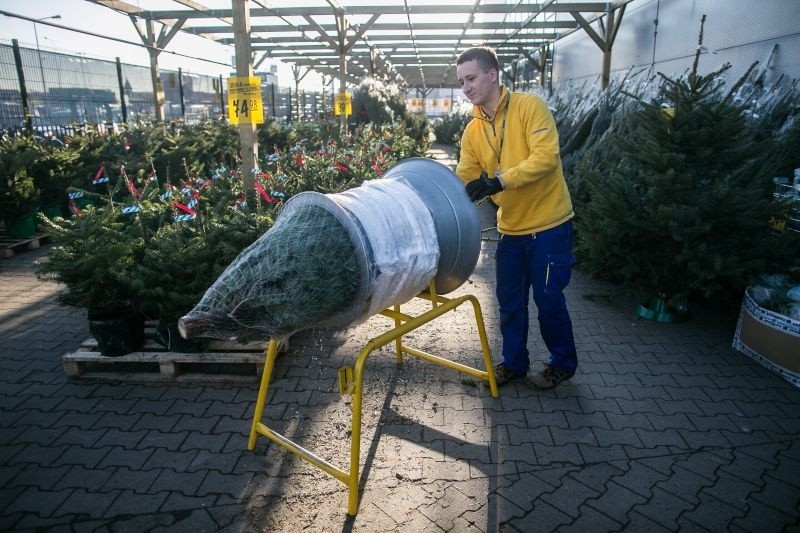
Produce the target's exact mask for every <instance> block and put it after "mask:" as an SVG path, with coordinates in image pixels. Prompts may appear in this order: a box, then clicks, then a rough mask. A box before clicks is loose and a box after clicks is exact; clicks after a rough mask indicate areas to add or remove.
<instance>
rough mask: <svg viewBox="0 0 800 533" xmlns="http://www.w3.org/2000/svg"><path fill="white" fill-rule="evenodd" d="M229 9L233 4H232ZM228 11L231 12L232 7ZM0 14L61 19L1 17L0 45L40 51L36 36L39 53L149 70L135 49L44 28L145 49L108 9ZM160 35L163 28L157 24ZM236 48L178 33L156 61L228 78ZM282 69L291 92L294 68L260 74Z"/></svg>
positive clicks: (0, 6) (157, 5)
mask: <svg viewBox="0 0 800 533" xmlns="http://www.w3.org/2000/svg"><path fill="white" fill-rule="evenodd" d="M127 2H128V3H129V4H133V5H139V7H141V8H142V9H176V4H175V3H174V2H170V1H164V0H127ZM228 5H229V2H228ZM229 7H230V6H229ZM0 11H4V12H8V13H13V14H17V15H23V16H25V17H29V18H35V19H42V18H45V17H51V16H53V15H61V18H60V19H48V20H45V21H43V22H40V23H36V31H35V32H34V23H33V22H31V21H28V20H25V19H20V18H16V17H11V16H7V15H4V14H0V41H2V42H9V43H10V42H11V39H17V40H18V41H19V43H20V45H22V46H26V45H27V46H30V47H31V48H33V47H35V46H36V37H37V34H38V40H39V47H40V49H42V50H52V51H58V52H66V53H73V54H76V55H78V54H85V55H86V56H87V57H92V58H97V59H107V60H112V61H113V60H114V59H115V58H116V57H119V58H120V61H122V62H123V63H130V64H134V65H143V66H146V65H149V64H150V63H149V61H150V60H149V55H148V53H147V50H146V49H145V48H142V47H140V46H135V45H129V44H124V43H119V42H116V41H112V40H108V39H102V38H99V37H93V36H90V35H84V34H81V33H77V32H74V31H69V30H65V29H61V28H57V27H54V26H50V25H48V24H45V23H46V22H50V23H54V24H58V25H60V26H65V27H69V28H77V29H80V30H84V31H88V32H92V33H95V34H99V35H105V36H110V37H115V38H117V39H123V40H125V41H130V42H133V43H141V38H140V37H139V35H138V33H137V32H136V30H135V29H134V27H133V24H132V23H131V21H130V19H129V18H128V17H127V16H125V15H122V14H119V13H117V12H116V11H113V10H111V9H109V8H106V7H103V6H98V5H96V4H92V3H90V2H86V1H85V0H0ZM156 28H157V30H156V31H160V25H159V24H156ZM170 52H178V53H180V54H185V55H188V56H194V57H198V58H204V59H209V60H211V61H213V62H208V61H200V60H196V59H191V58H189V57H185V55H178V54H174V53H170ZM233 55H234V50H233V46H223V45H220V44H217V43H214V42H212V41H210V40H208V39H205V38H203V37H198V36H194V35H188V34H185V33H183V32H179V33H178V34H177V35H176V36H175V37H174V38H173V39H172V41H170V43H169V44H168V45H167V47H166V51H164V52H162V53H161V54H160V55H159V58H158V64H159V67H160V68H162V69H167V70H177V69H178V68H181V69H182V70H183V71H184V72H187V73H194V74H207V75H211V76H219V75H222V76H225V77H227V76H229V75H231V74H232V72H233V71H234V70H235V69H234V67H233V66H231V65H232V63H233ZM270 64H275V65H277V67H278V83H279V85H280V86H283V87H290V86H291V87H293V86H294V81H293V76H292V73H291V67H290V66H288V65H284V64H283V63H280V62H274V63H270V61H269V60H267V61H265V62H263V63H262V64H261V66H260V67H259V70H268V69H269V67H268V65H270ZM300 88H301V89H304V90H317V91H318V90H320V89H321V81H320V79H319V77H318V76H316V75H315V74H314V73H309V74H308V75H307V76H306V77H305V78H304V79H303V80H302V81H301V83H300Z"/></svg>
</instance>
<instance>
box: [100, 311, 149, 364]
mask: <svg viewBox="0 0 800 533" xmlns="http://www.w3.org/2000/svg"><path fill="white" fill-rule="evenodd" d="M87 318H88V320H89V333H90V334H91V335H92V337H94V339H95V340H96V341H97V350H98V351H99V352H100V353H101V354H102V355H104V356H106V357H119V356H120V355H125V354H127V353H131V352H134V351H136V350H138V349H139V348H141V347H142V345H143V344H144V318H142V316H141V315H140V314H139V313H137V312H135V311H133V310H124V311H114V312H109V311H102V310H98V309H89V310H88V313H87Z"/></svg>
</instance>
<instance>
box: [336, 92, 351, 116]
mask: <svg viewBox="0 0 800 533" xmlns="http://www.w3.org/2000/svg"><path fill="white" fill-rule="evenodd" d="M352 113H353V106H352V104H351V101H350V93H336V94H335V95H334V97H333V114H334V115H345V116H349V115H350V114H352Z"/></svg>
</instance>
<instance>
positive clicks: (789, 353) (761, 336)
mask: <svg viewBox="0 0 800 533" xmlns="http://www.w3.org/2000/svg"><path fill="white" fill-rule="evenodd" d="M733 347H734V349H736V350H738V351H740V352H742V353H743V354H745V355H746V356H748V357H750V358H751V359H753V360H755V361H758V362H759V363H761V364H762V365H763V366H765V367H766V368H768V369H770V370H772V371H773V372H776V373H777V374H779V375H780V376H781V377H783V378H784V379H786V380H788V381H789V382H790V383H792V385H794V386H795V387H798V388H800V320H794V319H792V318H789V317H787V316H784V315H781V314H779V313H775V312H774V311H769V310H767V309H764V308H763V307H760V306H759V305H758V304H757V303H756V301H755V300H754V299H753V297H752V295H751V293H750V288H749V287H748V288H747V290H746V291H745V293H744V300H743V301H742V310H741V312H740V313H739V322H738V324H737V325H736V334H735V335H734V337H733Z"/></svg>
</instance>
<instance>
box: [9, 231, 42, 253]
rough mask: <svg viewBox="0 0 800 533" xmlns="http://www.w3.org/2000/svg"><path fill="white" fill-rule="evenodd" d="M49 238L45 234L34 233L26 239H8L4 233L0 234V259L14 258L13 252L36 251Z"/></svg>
mask: <svg viewBox="0 0 800 533" xmlns="http://www.w3.org/2000/svg"><path fill="white" fill-rule="evenodd" d="M49 238H50V235H48V234H47V233H36V234H34V235H33V237H29V238H27V239H15V238H13V237H9V236H8V234H6V232H5V231H3V232H2V233H0V258H2V259H8V258H9V257H14V251H15V250H36V249H37V248H39V245H40V244H41V242H42V241H45V240H47V239H49Z"/></svg>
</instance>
